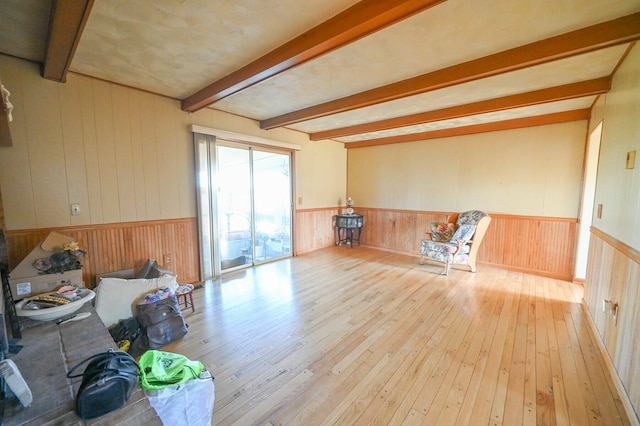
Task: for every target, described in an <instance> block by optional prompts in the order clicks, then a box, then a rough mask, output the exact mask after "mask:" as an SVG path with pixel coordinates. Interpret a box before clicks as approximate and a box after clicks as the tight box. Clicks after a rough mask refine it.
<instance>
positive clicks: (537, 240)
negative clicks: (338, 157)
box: [356, 208, 577, 280]
mask: <svg viewBox="0 0 640 426" xmlns="http://www.w3.org/2000/svg"><path fill="white" fill-rule="evenodd" d="M356 212H357V213H359V214H361V215H363V216H364V227H363V229H362V239H361V242H362V244H364V245H367V246H371V247H378V248H382V249H386V250H391V251H398V252H405V253H414V254H418V251H419V249H420V241H421V240H422V239H423V238H425V237H426V235H425V233H426V232H427V231H429V229H430V224H431V222H443V221H447V219H448V218H449V216H450V215H451V214H453V212H428V211H414V210H391V209H379V208H357V209H356ZM491 217H492V221H491V224H490V225H489V230H488V231H487V234H486V236H485V238H484V241H483V243H482V246H481V247H480V252H479V255H478V261H479V262H481V263H489V264H492V265H495V266H499V267H504V268H508V269H513V270H518V271H523V272H529V273H533V274H537V275H543V276H548V277H552V278H558V279H563V280H571V278H572V274H573V264H574V254H575V241H576V230H577V220H576V219H573V218H555V217H538V216H516V215H504V214H491Z"/></svg>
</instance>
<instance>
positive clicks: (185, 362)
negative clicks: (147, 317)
mask: <svg viewBox="0 0 640 426" xmlns="http://www.w3.org/2000/svg"><path fill="white" fill-rule="evenodd" d="M138 365H139V366H140V385H141V386H142V388H143V389H145V390H158V389H163V388H166V387H168V386H176V385H179V384H181V383H184V382H186V381H187V380H191V379H195V378H198V377H200V374H201V373H202V371H203V370H204V365H203V364H202V363H201V362H200V361H191V360H190V359H189V358H187V357H186V356H184V355H181V354H176V353H173V352H163V351H157V350H149V351H146V352H145V353H144V354H142V356H141V357H140V360H139V361H138Z"/></svg>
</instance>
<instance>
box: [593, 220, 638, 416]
mask: <svg viewBox="0 0 640 426" xmlns="http://www.w3.org/2000/svg"><path fill="white" fill-rule="evenodd" d="M605 299H606V300H611V301H613V302H615V303H617V304H618V317H617V320H616V318H614V317H613V316H612V315H606V314H605V313H604V312H603V309H602V301H603V300H605ZM584 303H585V306H586V308H587V311H588V312H589V315H590V316H591V320H592V321H591V323H592V325H593V327H594V329H595V330H594V332H595V333H596V334H597V335H598V337H599V338H600V341H601V343H602V345H603V346H604V350H605V352H606V356H607V357H608V360H609V364H610V368H609V369H610V372H611V374H613V375H615V376H617V378H618V379H619V382H620V384H621V386H618V388H619V390H620V391H621V392H626V394H627V396H628V398H629V399H628V403H629V404H631V406H632V407H631V408H629V409H632V410H633V411H635V415H636V419H637V413H638V412H639V410H640V358H639V357H638V354H637V351H638V347H640V253H639V252H638V251H637V250H634V249H632V248H631V247H629V246H626V245H625V244H622V243H620V242H619V241H617V240H615V239H613V238H611V237H609V236H608V235H607V234H605V233H603V232H601V231H599V230H598V229H596V228H592V229H591V240H590V244H589V262H588V265H587V276H586V280H585V284H584Z"/></svg>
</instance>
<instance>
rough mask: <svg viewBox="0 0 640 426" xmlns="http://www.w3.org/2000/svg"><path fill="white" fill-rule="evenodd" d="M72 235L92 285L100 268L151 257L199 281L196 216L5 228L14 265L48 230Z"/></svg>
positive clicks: (128, 264) (104, 269)
mask: <svg viewBox="0 0 640 426" xmlns="http://www.w3.org/2000/svg"><path fill="white" fill-rule="evenodd" d="M52 231H53V232H59V233H61V234H64V235H69V236H72V237H73V238H75V239H76V241H78V243H79V244H80V247H81V248H83V249H84V250H86V251H87V256H86V257H85V258H84V259H83V262H82V263H83V265H84V267H83V269H82V277H83V279H84V282H85V285H86V286H88V287H93V282H94V277H95V275H96V274H100V273H105V272H112V271H117V270H121V269H130V268H134V267H140V266H141V264H142V263H143V262H145V261H146V260H147V259H148V258H152V259H156V260H157V261H158V263H159V264H163V256H164V255H165V254H169V255H171V259H172V261H171V264H170V265H165V266H166V267H167V268H168V269H170V270H171V271H173V272H174V273H176V274H178V281H179V282H183V283H184V282H191V283H192V282H198V281H200V260H199V259H200V258H199V254H198V223H197V220H196V219H195V218H187V219H173V220H162V221H149V222H127V223H116V224H106V225H93V226H82V227H65V228H47V229H32V230H22V231H7V235H6V237H7V248H8V252H9V268H10V269H13V268H14V267H15V266H16V265H17V264H18V263H20V261H21V260H22V259H24V258H25V257H26V256H27V255H28V254H29V253H30V252H31V250H33V248H34V247H36V246H37V245H38V244H40V242H41V241H42V240H43V239H44V238H46V236H47V235H48V234H49V232H52Z"/></svg>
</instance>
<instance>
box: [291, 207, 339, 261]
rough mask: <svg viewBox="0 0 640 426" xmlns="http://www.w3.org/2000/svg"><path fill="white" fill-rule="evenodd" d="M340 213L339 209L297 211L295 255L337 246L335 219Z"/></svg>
mask: <svg viewBox="0 0 640 426" xmlns="http://www.w3.org/2000/svg"><path fill="white" fill-rule="evenodd" d="M338 212H339V209H338V208H337V207H333V208H326V209H305V210H296V215H295V229H294V241H295V244H294V248H295V254H300V253H304V252H306V251H312V250H317V249H321V248H324V247H330V246H332V245H335V243H336V236H335V228H334V217H335V215H336V214H338Z"/></svg>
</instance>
